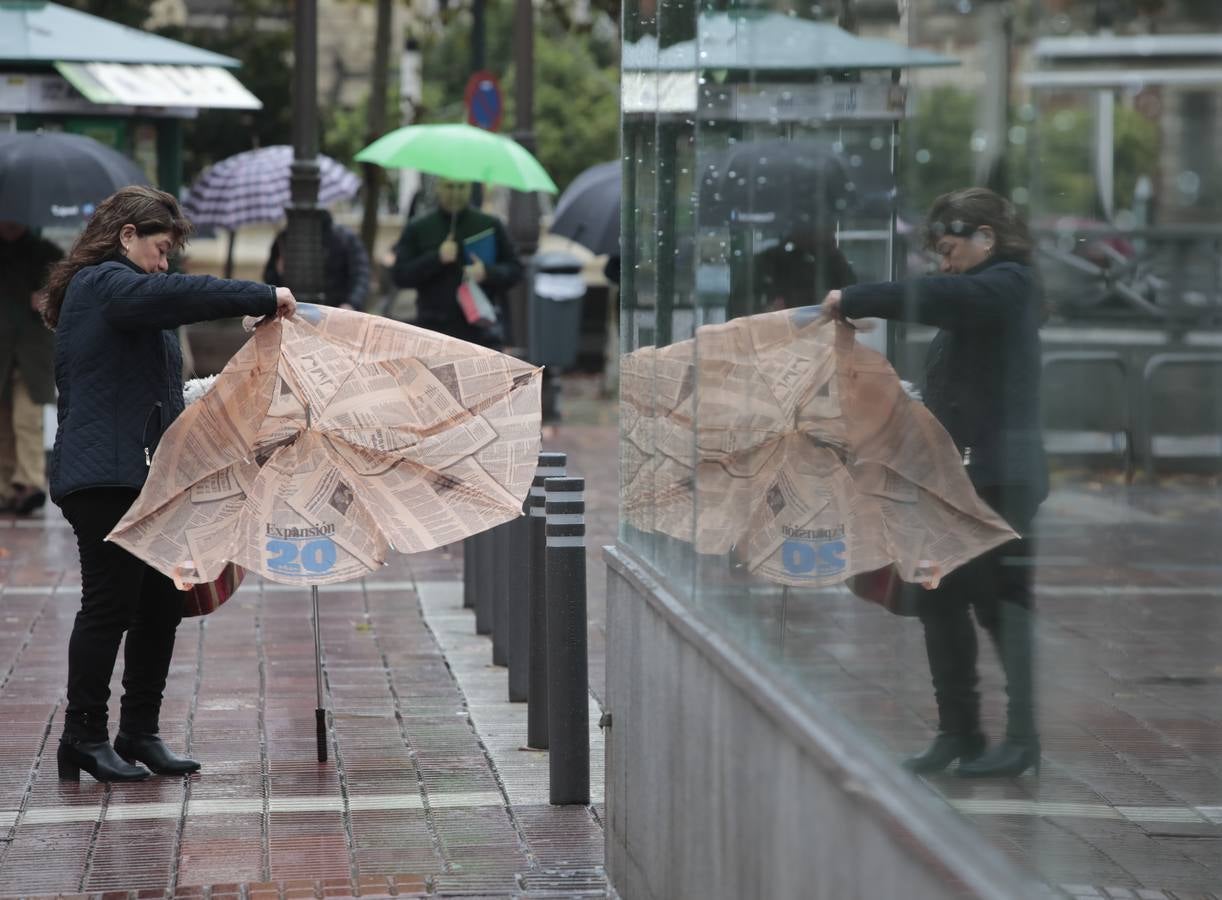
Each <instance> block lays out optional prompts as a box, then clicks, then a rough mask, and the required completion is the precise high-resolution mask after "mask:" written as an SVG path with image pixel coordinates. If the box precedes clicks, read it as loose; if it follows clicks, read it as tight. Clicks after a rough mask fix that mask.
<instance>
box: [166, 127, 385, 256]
mask: <svg viewBox="0 0 1222 900" xmlns="http://www.w3.org/2000/svg"><path fill="white" fill-rule="evenodd" d="M292 163H293V148H292V147H290V146H289V145H287V144H274V145H272V146H270V147H260V148H259V149H257V150H247V151H246V152H245V153H238V154H236V155H235V156H230V157H228V158H227V159H222V160H221V161H220V162H218V163H215V164H213V165H211V166H209V167H208V168H207V169H205V170H204V172H203V174H201V175H200V176H199V177H198V178H197V179H195V183H194V184H192V185H191V191H190V194H189V195H188V197H187V199H186V202H185V203H184V204H183V210H184V212H186V214H187V216H188V217H189V218H190V219H191V221H193V222H194V223H195V224H197V225H217V226H220V227H221V228H225V229H227V230H228V231H229V251H228V253H227V254H226V261H225V274H226V275H229V274H231V273H232V271H233V233H234V232H235V231H236V230H237V229H238V228H240V227H241V226H243V225H249V224H251V223H252V222H275V221H277V220H278V219H280V218H282V217H283V216H284V208H285V207H286V206H288V204H289V169H290V166H291V165H292ZM318 168H319V174H320V176H321V181H320V183H319V186H318V202H319V204H320V205H323V206H326V205H327V204H329V203H334V202H335V201H337V200H347V199H349V198H351V197H353V196H354V195H355V194H356V192H357V191H359V190H360V187H361V181H360V179H359V178H358V177H357V176H356V175H354V174H353V173H352V172H350V171H348V169H346V168H344V167H343V166H342V165H340V164H339V163H338V162H336V161H335V160H334V159H332V158H331V157H329V156H323V155H321V154H320V155H319V157H318Z"/></svg>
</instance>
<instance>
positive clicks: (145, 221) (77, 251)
mask: <svg viewBox="0 0 1222 900" xmlns="http://www.w3.org/2000/svg"><path fill="white" fill-rule="evenodd" d="M124 225H134V226H135V228H136V234H138V235H139V236H140V237H146V236H147V235H150V234H163V233H164V234H168V235H170V238H171V239H172V240H173V242H174V249H180V248H181V247H182V246H183V245H184V244H185V243H186V242H187V238H189V237H190V236H191V232H192V230H193V228H192V226H191V222H190V220H189V219H187V217H186V216H184V215H183V212H182V208H181V207H180V206H179V205H178V201H177V200H176V199H174V195H173V194H167V193H166V192H165V191H159V190H157V189H156V188H151V187H144V186H142V185H132V186H131V187H125V188H120V189H119V190H117V191H115V192H114V193H113V194H111V195H110V196H109V197H107V198H106V199H105V200H103V201H102V202H101V203H99V204H98V208H97V209H96V210H95V211H94V213H93V215H92V216H90V218H89V223H88V224H87V225H86V226H85V230H84V231H83V232H81V235H80V237H78V238H77V239H76V243H74V244H73V245H72V249H71V250H70V251H68V255H67V256H65V257H64V258H63V259H62V260H60V261H59V262H58V263H56V264H55V267H54V268H52V269H51V276H50V278H48V280H47V290H46V296H45V297H44V298H43V301H42V320H43V322H45V323H46V325H47V327H48V328H50V329H52V330H54V329H55V326H56V325H58V324H59V311H60V308H61V307H62V306H63V305H64V294H65V293H67V291H68V284H69V282H71V281H72V278H73V276H74V275H76V273H77V272H79V271H80V270H81V269H83V268H85V267H86V266H96V265H97V264H98V263H100V262H103V261H104V260H107V259H110V258H112V257H114V256H117V255H118V254H119V253H120V252H121V251H122V245H121V244H120V243H119V232H121V231H122V230H123V226H124Z"/></svg>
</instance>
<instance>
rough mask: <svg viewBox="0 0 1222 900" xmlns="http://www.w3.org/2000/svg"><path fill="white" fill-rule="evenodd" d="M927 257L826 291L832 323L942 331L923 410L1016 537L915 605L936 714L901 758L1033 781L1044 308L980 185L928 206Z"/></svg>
mask: <svg viewBox="0 0 1222 900" xmlns="http://www.w3.org/2000/svg"><path fill="white" fill-rule="evenodd" d="M926 240H927V242H928V246H929V247H930V248H931V249H933V250H934V252H935V253H937V254H938V256H939V257H941V266H940V268H941V273H942V274H940V275H930V276H926V277H923V278H914V279H910V280H908V281H903V282H888V283H881V284H859V285H855V286H853V287H846V288H844V289H843V290H839V291H831V292H830V293H829V294H828V295H827V297H826V298H825V299H824V301H823V313H824V315H825V316H828V317H832V318H841V319H843V318H851V319H855V318H861V317H871V316H873V317H878V318H883V319H902V320H907V321H915V322H921V323H923V324H926V325H933V326H935V327H937V328H938V329H940V330H939V331H938V333H937V335H936V336H935V337H934V339H933V342H932V343H931V344H930V346H929V351H928V355H927V357H926V363H925V392H924V393H925V401H926V403H927V405H928V407H929V410H930V412H932V413H933V414H934V415H935V416H936V417H937V419H938V421H939V422H941V423H942V425H943V426H944V427H945V428H946V430H947V431H948V432H949V433H950V436H951V438H953V439H954V441H955V445H956V446H957V447H958V449H959V451H960V452H961V453H962V454H963V464H964V465H965V466H966V468H967V473H968V476H969V477H970V478H971V481H972V484H973V485H974V486H975V488H976V492H977V493H978V494H979V495H980V497H981V499H983V500H984V501H985V502H986V503H988V504H989V505H990V506H992V507H993V509H995V510H996V511H997V512H998V513H999V514H1000V515H1001V516H1002V518H1004V519H1005V520H1006V521H1007V522H1008V523H1009V524H1010V527H1012V528H1013V529H1014V530H1015V531H1016V532H1018V534H1019V535H1020V537H1019V538H1018V539H1017V540H1013V541H1010V542H1009V543H1006V544H1003V545H1001V546H1000V547H997V548H996V549H994V550H990V551H989V552H987V553H985V554H983V555H982V556H979V557H977V558H976V559H974V560H972V561H971V562H969V563H967V564H966V565H964V566H962V567H961V568H959V569H957V570H955V571H954V572H952V573H951V574H950V575H948V576H947V577H946V578H945V579H944V580H943V581H942V584H941V586H940V587H938V588H937V589H935V590H933V591H930V592H928V593H925V594H924V595H923V596H922V597H921V605H920V608H919V611H918V614H919V615H920V618H921V623H922V624H923V625H924V628H925V649H926V653H927V655H928V657H929V669H930V674H931V675H932V677H933V687H934V696H935V698H936V700H937V705H938V735H937V737H936V738H935V739H934V741H933V743H932V744H931V745H930V747H929V748H928V749H927V750H925V752H923V753H921V754H919V755H918V756H914V757H912V758H910V759H908V760H905V762H904V765H905V766H906V767H907V768H908V769H909V770H911V771H913V772H917V773H922V774H928V773H934V772H941V771H942V770H943V769H945V768H946V767H947V766H949V765H950V764H951V763H953V762H955V761H956V760H958V762H959V766H958V769H957V774H958V775H961V776H964V777H986V776H998V777H1000V776H1013V775H1019V774H1021V773H1022V772H1024V771H1026V770H1027V769H1029V768H1032V767H1034V768H1035V770H1036V771H1037V772H1038V771H1039V758H1040V744H1039V735H1038V734H1037V731H1036V725H1035V701H1034V685H1033V678H1032V664H1031V655H1032V647H1031V645H1032V640H1033V629H1032V594H1033V591H1032V579H1033V575H1034V570H1033V568H1032V567H1031V557H1032V547H1031V542H1030V540H1029V539H1028V535H1029V534H1030V531H1031V523H1032V520H1033V518H1034V517H1035V512H1036V509H1037V508H1038V507H1039V505H1040V503H1041V502H1043V500H1044V498H1045V497H1046V496H1047V494H1048V471H1047V463H1046V461H1045V458H1044V450H1043V437H1042V435H1041V432H1040V419H1039V407H1040V402H1039V401H1040V392H1039V384H1040V339H1039V327H1040V323H1041V321H1042V319H1043V300H1042V292H1041V289H1040V285H1039V282H1038V281H1037V279H1036V275H1035V271H1034V269H1033V268H1032V265H1031V252H1032V244H1031V238H1030V236H1029V235H1028V233H1027V226H1026V224H1025V223H1024V222H1023V221H1022V219H1021V218H1019V215H1018V213H1017V212H1016V211H1015V209H1014V206H1013V205H1012V204H1011V203H1010V202H1009V201H1008V200H1005V199H1004V198H1002V197H1000V196H998V195H997V194H995V193H993V192H992V191H989V190H985V189H984V188H965V189H963V190H958V191H954V192H952V193H949V194H944V195H942V196H941V197H939V198H938V199H937V200H935V201H934V204H933V207H932V208H931V209H930V211H929V215H928V217H927V220H926ZM969 608H970V609H971V610H972V611H973V612H974V613H975V617H976V621H977V622H978V623H979V624H980V625H981V627H983V628H984V630H985V631H986V632H988V634H989V637H990V638H992V640H993V642H994V644H995V645H996V647H997V650H998V655H999V656H1000V657H1001V663H1002V667H1003V669H1004V670H1005V673H1006V694H1007V696H1008V699H1009V704H1008V708H1007V717H1006V734H1005V740H1004V741H1003V742H1002V743H1001V744H1000V745H998V746H997V747H995V748H994V749H993V750H991V751H989V752H987V753H986V752H985V737H984V734H983V732H982V731H981V728H980V697H979V694H978V693H977V691H976V684H977V674H976V629H975V626H974V625H973V624H972V619H971V616H970V615H969Z"/></svg>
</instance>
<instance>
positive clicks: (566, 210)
mask: <svg viewBox="0 0 1222 900" xmlns="http://www.w3.org/2000/svg"><path fill="white" fill-rule="evenodd" d="M622 173H623V164H622V163H621V162H620V161H619V160H612V161H611V162H605V163H599V164H598V165H596V166H591V167H590V168H588V169H586V170H585V171H584V172H582V173H581V174H580V175H578V176H577V177H576V178H574V179H573V183H572V184H570V185H569V186H568V187H567V188H565V189H564V193H563V194H561V195H560V199H559V200H557V201H556V214H555V216H553V218H552V224H551V227H550V228H549V229H548V231H549V232H550V233H551V234H558V235H560V236H561V237H566V238H568V239H569V240H572V241H576V242H577V243H579V244H581V245H582V246H584V247H587V248H589V249H590V250H591V251H593V252H594V253H595V254H597V255H601V254H607V255H613V254H616V253H619V218H620V193H621V186H622V182H623V175H622Z"/></svg>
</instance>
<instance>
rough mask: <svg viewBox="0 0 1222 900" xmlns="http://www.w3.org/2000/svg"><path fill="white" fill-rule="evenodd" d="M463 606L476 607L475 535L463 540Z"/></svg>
mask: <svg viewBox="0 0 1222 900" xmlns="http://www.w3.org/2000/svg"><path fill="white" fill-rule="evenodd" d="M462 608H463V609H474V608H475V536H474V535H472V536H471V537H468V538H463V542H462Z"/></svg>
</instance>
